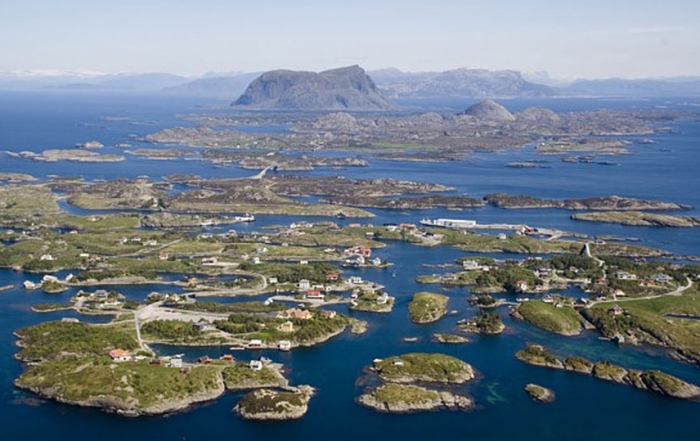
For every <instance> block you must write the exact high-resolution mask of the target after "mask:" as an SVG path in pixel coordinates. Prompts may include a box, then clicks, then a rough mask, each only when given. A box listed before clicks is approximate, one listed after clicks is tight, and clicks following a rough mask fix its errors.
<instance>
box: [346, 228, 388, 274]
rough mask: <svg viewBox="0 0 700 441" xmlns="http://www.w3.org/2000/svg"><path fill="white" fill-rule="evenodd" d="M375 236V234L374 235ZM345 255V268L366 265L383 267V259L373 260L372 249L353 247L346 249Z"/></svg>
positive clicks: (376, 258)
mask: <svg viewBox="0 0 700 441" xmlns="http://www.w3.org/2000/svg"><path fill="white" fill-rule="evenodd" d="M372 234H374V233H372ZM343 254H344V255H345V256H346V257H345V260H344V261H343V266H347V267H355V268H358V267H361V266H366V265H372V266H381V265H382V263H383V262H382V259H380V258H379V257H375V258H373V259H372V249H371V248H369V247H364V246H353V247H350V248H347V249H345V251H344V252H343Z"/></svg>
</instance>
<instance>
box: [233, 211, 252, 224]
mask: <svg viewBox="0 0 700 441" xmlns="http://www.w3.org/2000/svg"><path fill="white" fill-rule="evenodd" d="M233 220H234V222H254V221H255V216H253V215H252V214H250V213H246V214H244V215H243V216H234V217H233Z"/></svg>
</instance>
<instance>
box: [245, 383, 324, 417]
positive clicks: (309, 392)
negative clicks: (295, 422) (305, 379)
mask: <svg viewBox="0 0 700 441" xmlns="http://www.w3.org/2000/svg"><path fill="white" fill-rule="evenodd" d="M313 394H314V390H313V388H311V387H310V386H299V387H297V388H295V390H293V391H276V390H272V389H258V390H254V391H252V392H249V393H248V394H247V395H246V396H245V397H243V399H241V401H240V402H239V403H238V404H237V405H236V407H234V409H233V410H234V411H235V412H236V413H237V414H238V415H239V416H240V417H241V418H243V419H245V420H258V421H280V420H292V419H299V418H302V417H303V416H304V415H305V414H306V412H307V410H308V409H309V401H310V400H311V397H312V396H313Z"/></svg>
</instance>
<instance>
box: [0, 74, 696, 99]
mask: <svg viewBox="0 0 700 441" xmlns="http://www.w3.org/2000/svg"><path fill="white" fill-rule="evenodd" d="M338 70H339V69H334V70H332V71H327V72H333V71H338ZM273 72H278V73H279V72H292V71H273ZM306 74H307V75H306V76H307V77H309V75H308V74H312V73H310V72H307V73H306ZM363 74H364V71H363ZM260 75H261V73H259V72H255V73H249V72H235V73H224V74H208V75H206V76H203V77H199V78H188V77H184V76H179V75H172V74H168V73H120V74H105V73H100V72H94V71H58V70H31V71H10V72H0V90H73V91H105V92H110V91H111V92H121V93H159V94H169V95H181V96H193V97H201V98H212V99H222V100H235V99H237V98H238V97H239V96H241V95H242V94H244V93H245V92H246V88H247V87H248V86H249V85H251V82H253V81H254V80H255V79H256V78H258V77H259V76H260ZM312 75H321V74H312ZM366 75H367V76H368V77H369V82H372V84H374V85H376V89H378V91H376V93H375V91H373V92H372V93H373V94H375V96H374V99H379V101H376V102H375V104H371V105H370V104H368V103H365V104H364V105H363V106H362V107H366V108H381V107H384V106H385V104H386V103H383V104H382V103H381V100H382V99H387V98H389V99H411V98H441V97H465V98H527V97H533V98H535V97H541V98H545V97H611V98H656V97H667V98H673V97H689V98H696V97H700V77H678V78H664V79H635V80H629V79H619V78H611V79H595V80H576V81H570V82H563V81H557V80H552V79H550V78H549V77H548V76H547V75H546V73H541V72H538V73H536V74H530V75H529V76H524V75H522V74H521V73H520V72H517V71H512V70H502V71H489V70H484V69H454V70H448V71H444V72H402V71H400V70H398V69H383V70H376V71H370V72H367V73H366ZM297 77H299V76H297ZM321 77H322V75H321ZM321 77H318V76H317V77H315V78H316V79H315V80H311V81H316V82H317V84H321V83H322V82H323V81H326V80H328V78H326V80H323V79H320V78H321ZM299 78H300V77H299ZM309 78H311V77H309ZM309 78H307V79H309ZM363 81H366V79H363ZM331 83H332V81H331ZM258 86H260V83H259V84H258ZM323 87H324V88H326V89H327V88H328V87H331V86H328V85H326V86H323ZM332 87H335V86H332ZM332 87H331V88H332ZM294 89H295V92H294V93H298V92H299V87H298V86H295V87H294ZM312 89H313V87H312ZM260 92H261V91H260V90H258V91H257V92H256V93H260ZM377 93H378V94H380V95H381V96H382V97H381V99H380V98H377V96H376V94H377ZM302 95H303V94H302ZM306 97H307V98H309V97H310V95H308V91H307V94H306ZM385 97H386V98H385ZM307 98H305V99H307ZM285 99H287V98H285ZM300 99H301V98H300V97H296V98H294V99H293V101H295V102H296V104H294V105H300V106H301V107H304V105H302V104H301V103H300V102H299V100H300ZM318 99H320V98H319V97H318V96H317V97H316V98H314V99H313V100H318ZM324 99H327V98H324ZM268 104H269V103H268ZM326 104H327V105H329V103H326ZM377 106H378V107H377ZM329 108H344V107H342V105H341V106H340V107H336V104H334V105H333V106H331V107H329Z"/></svg>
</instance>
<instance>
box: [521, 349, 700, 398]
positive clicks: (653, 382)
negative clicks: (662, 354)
mask: <svg viewBox="0 0 700 441" xmlns="http://www.w3.org/2000/svg"><path fill="white" fill-rule="evenodd" d="M516 358H517V359H518V360H520V361H522V362H524V363H527V364H531V365H533V366H542V367H547V368H550V369H560V370H566V371H572V372H577V373H579V374H584V375H591V376H593V377H595V378H598V379H601V380H605V381H610V382H613V383H618V384H624V385H627V386H633V387H635V388H637V389H640V390H645V391H649V392H654V393H657V394H660V395H666V396H669V397H673V398H680V399H686V400H693V401H700V387H698V386H697V385H694V384H691V383H687V382H685V381H683V380H681V379H679V378H677V377H674V376H672V375H669V374H666V373H664V372H661V371H658V370H646V371H640V370H636V369H626V368H623V367H621V366H617V365H614V364H612V363H610V362H608V361H598V362H595V363H594V362H591V361H589V360H586V359H585V358H583V357H567V358H564V359H559V358H557V357H555V356H554V355H552V354H551V353H550V352H548V351H547V350H546V349H545V348H544V347H543V346H540V345H529V346H528V347H527V348H526V349H524V350H522V351H518V352H517V354H516Z"/></svg>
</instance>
